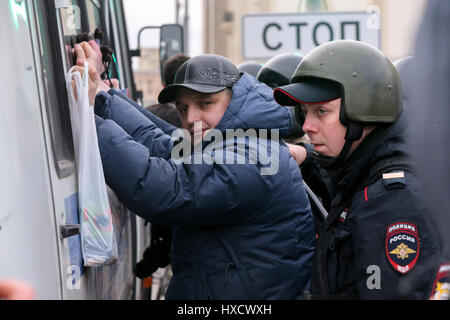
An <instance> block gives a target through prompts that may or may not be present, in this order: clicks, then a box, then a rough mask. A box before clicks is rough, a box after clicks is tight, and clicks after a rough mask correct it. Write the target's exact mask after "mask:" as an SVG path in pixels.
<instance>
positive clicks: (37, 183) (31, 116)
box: [0, 0, 150, 299]
mask: <svg viewBox="0 0 450 320" xmlns="http://www.w3.org/2000/svg"><path fill="white" fill-rule="evenodd" d="M97 27H98V28H100V29H101V30H102V31H103V32H104V34H105V39H104V43H105V44H106V45H108V46H109V47H111V48H113V49H114V52H115V55H114V58H115V63H114V66H113V67H112V68H111V70H112V71H111V72H112V74H111V76H112V77H114V78H118V79H119V80H120V86H121V89H125V88H130V89H132V90H131V95H132V96H131V97H132V98H134V97H133V94H134V92H133V91H135V90H133V88H134V84H133V76H132V71H131V63H130V57H129V49H128V40H127V34H126V25H125V19H124V11H123V5H122V1H120V0H70V1H69V0H62V1H61V0H45V1H43V0H2V1H0V40H1V45H0V47H1V49H0V65H1V68H0V70H1V77H0V92H1V94H0V106H1V115H0V150H1V151H0V279H4V278H13V279H20V280H25V281H27V282H29V283H30V284H31V285H33V286H34V288H35V289H36V293H37V298H38V299H133V298H140V296H141V293H142V291H141V289H140V288H141V285H140V282H139V281H136V279H135V276H134V274H133V266H134V265H135V263H136V261H137V260H139V259H140V258H141V257H142V252H143V250H145V248H146V247H147V246H148V244H149V237H150V234H149V230H148V228H149V227H148V226H147V227H144V223H143V221H142V220H141V219H140V218H136V216H135V215H134V214H131V213H130V212H129V211H128V210H127V209H126V208H125V207H124V206H123V205H122V204H120V203H119V202H118V201H117V199H116V198H115V195H114V194H113V192H112V191H111V190H109V195H110V203H111V209H112V212H113V217H114V223H115V229H116V233H117V234H116V235H117V241H118V246H119V261H118V262H116V263H115V264H113V265H111V266H107V267H98V268H86V267H84V266H83V261H82V255H81V246H80V235H79V229H78V228H77V225H78V224H79V222H78V212H77V211H78V209H77V198H78V190H77V178H76V166H75V162H74V150H73V141H72V133H71V127H70V118H69V109H68V100H67V93H66V89H65V74H66V73H67V71H68V69H69V67H70V62H69V61H68V60H69V59H68V56H67V55H66V44H67V39H68V38H70V36H72V35H75V34H79V33H80V32H87V31H90V32H93V31H94V30H95V29H96V28H97Z"/></svg>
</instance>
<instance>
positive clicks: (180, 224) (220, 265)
mask: <svg viewBox="0 0 450 320" xmlns="http://www.w3.org/2000/svg"><path fill="white" fill-rule="evenodd" d="M159 100H160V103H166V102H169V101H175V103H176V106H177V108H178V109H179V110H180V112H181V115H182V122H183V128H184V129H186V130H187V131H185V133H186V137H185V138H189V136H190V137H191V138H192V139H193V141H195V142H196V144H195V146H194V147H193V149H194V152H193V153H192V154H191V153H189V152H190V151H191V148H185V147H186V143H185V141H188V140H186V139H184V140H183V139H181V142H179V143H178V144H177V143H176V140H177V139H175V138H174V135H173V134H172V137H171V136H170V135H169V134H171V133H172V132H173V131H174V129H175V128H171V127H170V125H167V124H164V123H162V122H161V120H159V119H157V118H156V117H155V116H152V115H151V114H149V113H148V112H147V111H146V110H144V109H143V108H140V107H139V106H137V105H136V104H135V103H133V102H132V101H130V100H128V99H127V98H126V97H124V96H123V95H122V94H121V93H120V92H118V91H115V90H113V89H111V90H109V91H108V92H105V91H101V92H99V93H98V94H97V97H96V100H95V113H96V115H97V116H96V124H97V134H98V141H99V147H100V152H101V156H102V162H103V169H104V171H105V178H106V182H107V184H108V185H109V186H110V187H111V188H112V189H113V190H114V191H115V192H116V193H117V195H118V197H119V199H120V200H121V201H122V202H123V203H124V204H125V205H126V206H127V207H128V208H129V209H130V210H131V211H133V212H134V213H136V214H137V215H139V216H141V217H143V218H144V219H146V220H148V221H150V222H151V223H155V224H160V225H171V226H173V227H174V231H173V242H172V255H171V256H172V268H173V273H174V275H173V278H172V280H171V283H170V285H169V288H168V292H167V295H166V298H167V299H177V300H179V299H257V300H259V299H298V298H301V295H302V293H303V291H304V290H308V289H309V281H310V274H311V266H312V258H313V249H314V227H313V220H312V214H311V210H310V205H309V202H308V198H307V196H306V193H305V189H304V187H303V183H302V177H301V173H300V171H299V170H298V166H297V165H296V163H295V161H294V159H293V158H292V157H291V155H290V153H289V150H288V148H287V146H286V145H285V143H284V142H283V141H282V140H281V139H280V137H283V136H286V135H288V134H289V130H290V128H291V124H292V123H293V121H294V119H293V118H292V115H291V114H290V113H289V111H288V110H287V109H286V108H284V107H280V106H279V105H278V104H276V103H275V102H274V100H273V96H272V90H271V89H270V88H269V87H267V86H266V85H264V84H262V83H260V82H258V81H257V80H255V79H254V78H253V77H251V76H250V75H248V74H239V71H238V69H237V68H236V66H235V65H234V64H233V63H232V62H231V61H230V60H228V59H226V58H224V57H221V56H217V55H201V56H197V57H194V58H192V59H190V60H188V61H187V62H185V63H184V64H183V65H182V66H181V67H180V69H179V70H178V72H177V75H176V78H175V83H174V84H173V85H171V86H169V87H167V88H166V89H164V90H163V91H162V92H161V94H160V97H159ZM152 120H153V121H152ZM268 130H269V131H268ZM242 133H244V135H245V136H242ZM178 136H179V135H178ZM196 137H200V141H198V142H197V141H196ZM202 138H203V139H202ZM190 145H191V144H190V143H189V144H188V146H190ZM182 146H183V148H182ZM187 149H189V152H186V150H187ZM180 150H182V151H183V152H179V151H180ZM174 151H177V152H174ZM205 154H207V156H206V157H205ZM178 155H179V156H180V157H177V156H178Z"/></svg>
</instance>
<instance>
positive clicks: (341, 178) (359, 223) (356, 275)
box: [312, 115, 440, 299]
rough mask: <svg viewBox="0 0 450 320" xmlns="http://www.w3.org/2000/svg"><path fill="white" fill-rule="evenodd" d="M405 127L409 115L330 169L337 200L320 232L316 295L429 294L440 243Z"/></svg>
mask: <svg viewBox="0 0 450 320" xmlns="http://www.w3.org/2000/svg"><path fill="white" fill-rule="evenodd" d="M404 126H405V116H404V115H403V116H402V117H401V118H400V119H399V120H398V121H397V122H396V123H394V124H393V125H391V126H389V127H378V128H377V129H376V130H374V131H373V132H372V133H371V134H369V135H368V136H367V137H366V138H365V139H364V141H363V142H362V143H361V144H360V146H359V147H358V148H357V149H356V150H355V152H354V153H353V154H352V155H351V156H350V158H349V159H347V160H346V161H345V163H344V164H343V166H341V167H340V168H339V169H338V170H337V171H335V172H332V173H330V174H331V177H332V181H333V185H332V187H333V200H332V204H331V209H330V212H329V216H328V218H327V220H326V221H325V223H324V224H323V225H322V226H321V228H320V233H319V236H318V243H317V249H316V254H315V260H314V268H313V279H312V294H313V297H316V298H353V299H358V298H361V299H426V298H428V297H429V294H430V291H431V286H432V282H433V275H434V274H435V272H436V268H437V267H438V266H437V259H438V255H439V253H440V245H439V240H438V237H437V234H436V231H435V230H434V228H433V226H432V224H431V223H430V219H429V217H427V216H426V213H425V212H426V211H425V210H424V207H423V203H422V201H421V200H420V198H421V197H420V194H419V193H418V191H417V187H418V181H417V179H416V176H415V174H414V172H412V170H411V169H410V168H411V163H410V160H409V156H408V154H407V152H406V143H405V137H404V131H405V130H404ZM386 173H388V174H387V175H386ZM390 173H393V174H390ZM383 174H385V175H384V176H383Z"/></svg>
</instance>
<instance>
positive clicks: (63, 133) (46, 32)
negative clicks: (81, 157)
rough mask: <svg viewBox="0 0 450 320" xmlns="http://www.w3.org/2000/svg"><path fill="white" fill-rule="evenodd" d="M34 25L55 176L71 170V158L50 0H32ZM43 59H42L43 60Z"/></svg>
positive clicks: (56, 31)
mask: <svg viewBox="0 0 450 320" xmlns="http://www.w3.org/2000/svg"><path fill="white" fill-rule="evenodd" d="M33 6H34V8H36V27H37V33H38V44H39V53H40V61H41V70H42V73H41V74H40V77H41V79H42V83H43V90H44V94H43V98H44V102H45V108H46V110H47V112H46V113H47V120H48V123H49V132H50V140H51V144H52V151H53V158H54V159H53V160H54V165H55V170H56V173H57V176H58V178H59V179H63V178H66V177H69V176H71V175H72V174H73V173H74V172H75V160H74V159H75V158H74V147H73V138H72V129H71V128H72V127H71V124H70V112H69V104H68V98H67V91H66V85H65V72H64V71H65V68H64V60H65V57H63V55H62V53H61V46H60V33H59V23H60V20H59V19H58V17H57V15H56V8H55V6H54V1H40V0H34V2H33ZM44 61H45V62H44Z"/></svg>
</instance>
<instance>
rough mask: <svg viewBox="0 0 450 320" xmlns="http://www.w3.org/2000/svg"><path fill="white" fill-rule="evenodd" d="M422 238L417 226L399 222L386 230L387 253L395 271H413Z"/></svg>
mask: <svg viewBox="0 0 450 320" xmlns="http://www.w3.org/2000/svg"><path fill="white" fill-rule="evenodd" d="M419 252H420V239H419V231H418V229H417V226H416V225H414V224H412V223H408V222H397V223H393V224H391V225H390V226H388V228H387V231H386V255H387V258H388V261H389V263H390V264H391V266H392V267H393V268H394V270H395V271H397V272H399V273H401V274H405V273H408V272H409V271H411V269H412V268H413V267H414V265H415V264H416V262H417V259H418V258H419Z"/></svg>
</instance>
